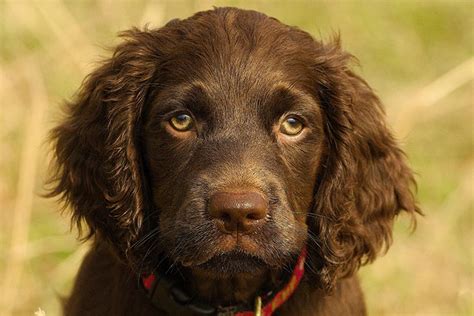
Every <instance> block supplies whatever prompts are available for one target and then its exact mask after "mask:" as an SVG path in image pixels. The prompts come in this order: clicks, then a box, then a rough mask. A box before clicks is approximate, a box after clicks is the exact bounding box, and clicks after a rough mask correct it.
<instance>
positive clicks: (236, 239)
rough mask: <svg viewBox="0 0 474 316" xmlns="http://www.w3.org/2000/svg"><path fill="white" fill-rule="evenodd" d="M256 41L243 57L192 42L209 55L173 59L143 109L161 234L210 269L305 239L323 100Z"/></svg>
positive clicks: (250, 262)
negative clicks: (185, 61)
mask: <svg viewBox="0 0 474 316" xmlns="http://www.w3.org/2000/svg"><path fill="white" fill-rule="evenodd" d="M208 37H211V38H210V40H212V41H213V42H215V43H220V42H221V40H220V39H219V38H218V36H215V35H210V36H208ZM243 44H245V43H243ZM259 44H262V45H261V46H260V47H257V48H255V51H253V52H248V54H246V55H245V57H246V59H245V61H242V60H241V57H242V55H243V52H241V51H234V50H232V49H229V50H228V51H227V52H226V49H228V48H227V47H225V46H224V45H223V47H218V48H217V53H216V56H212V52H209V50H210V49H209V47H207V46H204V45H199V46H198V47H193V49H194V50H193V52H194V53H195V54H197V55H206V56H207V57H206V59H205V60H204V61H202V60H199V59H197V60H195V64H194V67H193V74H192V75H189V74H187V73H186V72H185V71H186V69H181V68H183V67H182V66H181V63H180V61H179V60H178V61H176V60H173V61H171V64H169V65H168V67H170V68H171V69H173V73H172V74H170V75H169V76H170V77H168V80H169V81H168V82H173V83H174V84H173V83H171V84H169V83H167V82H161V84H160V85H159V86H164V87H165V88H163V89H160V90H159V91H157V93H156V95H155V96H154V98H153V99H152V100H151V104H150V109H149V113H148V114H147V117H146V118H145V127H144V132H143V134H142V135H143V142H144V144H145V154H144V156H145V158H146V165H147V166H148V170H149V173H148V176H149V183H150V186H151V188H152V193H153V194H152V195H153V202H154V206H155V207H156V208H157V209H158V210H159V213H160V215H159V226H160V239H161V240H160V242H161V243H162V245H163V248H164V249H166V252H167V255H168V256H170V257H171V258H172V259H173V260H177V261H179V262H180V263H181V264H183V265H185V266H190V267H192V268H198V269H204V270H209V271H210V272H212V273H213V274H214V275H217V274H218V273H217V274H216V272H219V273H224V274H225V275H230V274H232V273H242V272H247V273H253V272H258V271H259V270H260V269H262V268H265V267H266V268H268V267H269V266H270V267H281V266H283V265H284V264H287V263H288V261H289V260H290V259H292V258H293V257H294V255H295V254H298V253H299V252H300V251H301V249H302V247H303V245H304V243H305V240H306V232H307V226H306V215H307V212H308V210H309V209H310V206H311V203H312V201H313V196H314V187H315V183H316V174H317V170H318V167H319V165H320V158H321V154H322V150H323V144H324V129H323V118H322V114H321V110H320V105H319V104H318V102H317V100H316V99H315V98H314V96H313V95H312V94H311V92H310V91H305V86H304V82H298V78H299V77H304V76H305V73H303V72H302V71H303V70H304V71H306V72H308V71H307V70H306V69H302V70H301V69H294V68H293V69H291V68H290V69H289V68H288V67H284V66H282V65H281V64H279V63H278V62H277V61H278V60H281V58H282V57H281V56H275V55H272V54H271V50H272V47H265V45H267V42H266V41H264V42H262V43H257V46H258V45H259ZM177 49H178V50H182V48H177ZM198 49H200V50H202V51H196V50H198ZM241 49H242V48H241ZM262 50H268V51H267V52H262ZM299 53H300V54H303V55H304V54H305V53H306V52H305V51H304V50H301V51H299ZM183 54H184V55H186V54H191V52H186V51H183ZM217 55H219V56H220V61H219V62H218V63H215V62H214V60H217V59H218V56H217ZM263 56H267V58H263ZM272 58H273V59H274V60H271V59H272ZM210 61H212V62H210ZM298 70H300V72H297V71H298ZM180 73H186V75H185V76H181V77H178V75H174V74H180ZM308 73H309V72H308ZM224 79H225V80H224ZM176 82H179V83H176ZM157 224H158V223H157ZM196 249H199V251H196Z"/></svg>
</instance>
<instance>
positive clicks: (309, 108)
mask: <svg viewBox="0 0 474 316" xmlns="http://www.w3.org/2000/svg"><path fill="white" fill-rule="evenodd" d="M123 38H124V41H123V42H122V44H120V45H119V46H118V47H117V48H116V51H115V53H114V55H113V56H112V57H111V58H110V59H108V60H106V61H105V62H104V63H103V65H102V66H101V67H100V68H98V69H97V70H96V71H94V72H93V73H92V74H91V75H90V76H89V77H88V78H87V80H86V81H85V82H84V84H83V86H82V88H81V90H80V92H79V94H78V96H77V97H76V100H75V101H74V102H71V103H70V104H69V108H68V116H67V118H66V119H65V121H64V122H63V123H62V124H61V125H60V126H58V127H57V128H56V129H55V130H54V132H53V139H54V144H55V153H56V160H57V163H58V169H57V174H56V177H55V181H56V182H55V183H56V185H55V188H54V190H53V193H52V194H53V195H61V196H62V197H63V199H64V200H65V202H66V203H67V204H68V205H70V206H71V207H72V211H73V218H74V220H75V221H76V222H77V223H79V224H80V223H81V222H83V221H85V222H86V223H87V226H88V227H89V229H90V236H93V235H96V236H99V238H101V239H103V240H105V241H107V242H109V243H110V244H111V245H113V246H114V248H115V249H116V251H117V253H118V254H119V256H120V257H122V258H124V259H125V260H127V262H128V263H129V264H130V265H131V266H132V267H134V268H135V269H137V270H138V269H143V270H145V271H146V270H152V269H153V268H154V267H156V265H157V264H158V263H159V261H160V260H161V259H163V257H166V258H168V259H169V260H170V261H171V262H173V263H174V264H175V265H179V266H183V267H187V268H190V269H194V270H196V271H200V272H203V273H207V274H209V275H212V276H215V277H218V278H219V277H220V278H223V277H227V276H232V275H234V274H236V273H246V274H252V273H256V272H258V271H262V270H269V269H270V270H271V269H283V268H284V267H285V266H286V265H288V264H289V263H290V262H291V261H292V260H293V259H294V257H295V255H298V253H299V252H300V251H301V249H302V248H303V247H304V245H305V244H306V245H307V247H308V248H309V252H310V258H309V266H310V270H311V271H312V274H313V276H314V277H316V278H317V281H318V284H319V285H320V286H322V287H325V288H330V287H331V286H332V285H333V284H334V280H336V279H337V278H339V277H343V276H346V275H349V274H351V273H353V272H354V271H355V270H356V269H357V268H358V267H359V266H360V265H361V264H364V263H366V262H369V261H372V260H373V259H374V258H375V257H376V255H377V253H378V252H379V251H380V250H381V249H382V248H383V246H384V245H388V244H389V243H390V239H391V227H392V222H393V219H394V217H395V216H396V215H397V214H398V213H399V212H400V211H401V210H406V211H408V212H409V213H411V214H414V213H415V212H417V211H418V210H417V207H416V205H415V201H414V197H413V194H412V192H411V190H410V186H411V185H412V184H413V177H412V173H411V171H410V169H409V168H408V167H407V166H406V164H405V162H404V155H403V153H402V151H401V150H400V149H399V148H398V147H397V144H396V142H395V141H394V139H393V137H392V135H391V133H390V132H389V130H388V128H387V127H386V125H385V122H384V113H383V109H382V107H381V104H380V101H379V99H378V98H377V96H376V95H375V94H374V93H373V92H372V90H371V89H370V87H369V86H368V85H367V83H366V82H365V81H364V80H362V79H361V78H359V77H358V76H357V75H355V74H354V73H353V72H352V71H351V70H350V69H349V63H350V59H351V56H350V55H349V54H347V53H345V52H344V51H342V50H341V48H340V46H339V43H338V41H337V40H336V41H333V42H332V43H322V42H319V41H316V40H314V39H313V38H312V37H311V36H310V35H308V34H307V33H305V32H303V31H301V30H298V29H296V28H293V27H289V26H286V25H284V24H282V23H280V22H278V21H277V20H275V19H272V18H269V17H267V16H265V15H263V14H260V13H257V12H254V11H244V10H237V9H229V8H223V9H215V10H212V11H208V12H202V13H198V14H196V15H194V16H193V17H191V18H189V19H186V20H182V21H179V20H173V21H172V22H170V23H168V24H167V25H166V26H164V27H163V28H160V29H157V30H144V31H140V30H137V29H134V30H131V31H128V32H126V33H124V34H123Z"/></svg>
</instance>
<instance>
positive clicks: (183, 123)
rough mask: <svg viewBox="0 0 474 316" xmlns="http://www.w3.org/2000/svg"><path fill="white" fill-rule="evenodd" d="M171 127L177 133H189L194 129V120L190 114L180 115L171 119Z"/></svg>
mask: <svg viewBox="0 0 474 316" xmlns="http://www.w3.org/2000/svg"><path fill="white" fill-rule="evenodd" d="M169 122H170V125H171V126H172V127H173V128H174V129H175V130H177V131H180V132H185V131H189V130H190V129H191V128H192V127H193V118H192V117H191V116H190V115H188V114H184V113H181V114H178V115H175V116H173V117H172V118H171V119H170V121H169Z"/></svg>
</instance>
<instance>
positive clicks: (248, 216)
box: [245, 213, 263, 221]
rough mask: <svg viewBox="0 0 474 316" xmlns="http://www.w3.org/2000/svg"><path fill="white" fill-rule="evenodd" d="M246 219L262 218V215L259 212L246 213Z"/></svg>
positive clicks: (256, 219)
mask: <svg viewBox="0 0 474 316" xmlns="http://www.w3.org/2000/svg"><path fill="white" fill-rule="evenodd" d="M245 218H246V219H249V220H252V221H258V220H259V219H262V218H263V217H262V215H261V214H260V213H248V214H247V215H246V216H245Z"/></svg>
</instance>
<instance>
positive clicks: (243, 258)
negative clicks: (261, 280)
mask: <svg viewBox="0 0 474 316" xmlns="http://www.w3.org/2000/svg"><path fill="white" fill-rule="evenodd" d="M266 267H268V264H267V263H266V262H265V261H264V260H263V259H261V258H259V257H257V256H254V255H250V254H248V253H245V252H242V251H230V252H226V253H221V254H217V255H215V256H213V257H212V258H210V259H209V260H207V261H206V262H204V263H201V264H198V265H196V266H195V267H193V268H195V269H196V270H200V271H205V272H213V273H218V274H226V275H232V274H240V273H245V274H252V273H257V272H260V271H262V270H263V269H265V268H266Z"/></svg>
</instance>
